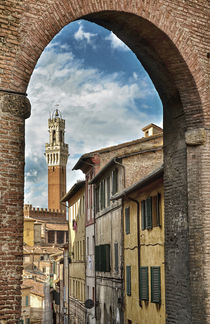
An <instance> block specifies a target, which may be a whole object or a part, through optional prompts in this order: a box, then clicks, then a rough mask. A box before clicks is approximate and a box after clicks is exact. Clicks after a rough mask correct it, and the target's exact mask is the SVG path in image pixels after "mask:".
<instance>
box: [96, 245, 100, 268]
mask: <svg viewBox="0 0 210 324" xmlns="http://www.w3.org/2000/svg"><path fill="white" fill-rule="evenodd" d="M99 250H100V249H99V246H95V270H96V271H100V270H99V269H100V267H99V255H100V251H99Z"/></svg>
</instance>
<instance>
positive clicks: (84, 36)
mask: <svg viewBox="0 0 210 324" xmlns="http://www.w3.org/2000/svg"><path fill="white" fill-rule="evenodd" d="M95 36H96V34H93V33H89V32H85V31H84V28H83V25H82V24H80V26H79V29H78V30H77V31H76V33H75V34H74V38H75V39H76V40H77V41H84V40H86V41H87V43H88V44H91V43H92V42H93V37H95Z"/></svg>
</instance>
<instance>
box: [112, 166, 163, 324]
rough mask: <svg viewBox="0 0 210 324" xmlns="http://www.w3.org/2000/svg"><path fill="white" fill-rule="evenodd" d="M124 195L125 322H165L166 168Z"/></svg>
mask: <svg viewBox="0 0 210 324" xmlns="http://www.w3.org/2000/svg"><path fill="white" fill-rule="evenodd" d="M121 199H123V227H124V231H123V234H124V240H123V241H124V252H123V255H124V286H125V299H124V303H125V323H126V324H131V323H142V324H147V323H151V324H155V323H158V324H165V321H166V311H165V309H166V308H165V254H164V243H165V237H164V190H163V168H159V169H157V170H155V171H153V172H152V173H150V174H149V175H148V176H146V177H144V178H143V179H141V180H140V181H138V182H137V183H135V184H134V185H133V186H131V187H129V188H126V189H125V190H123V191H122V192H121V193H118V194H117V195H116V196H115V198H114V201H116V200H117V201H118V200H121Z"/></svg>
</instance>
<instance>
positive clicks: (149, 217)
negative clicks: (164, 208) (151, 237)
mask: <svg viewBox="0 0 210 324" xmlns="http://www.w3.org/2000/svg"><path fill="white" fill-rule="evenodd" d="M145 207H146V228H147V229H151V228H152V197H149V198H147V200H146V206H145Z"/></svg>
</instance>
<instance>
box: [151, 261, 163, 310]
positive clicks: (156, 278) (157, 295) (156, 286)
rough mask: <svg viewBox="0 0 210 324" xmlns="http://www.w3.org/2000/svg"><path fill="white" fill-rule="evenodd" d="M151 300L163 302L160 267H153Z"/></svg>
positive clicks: (158, 302)
mask: <svg viewBox="0 0 210 324" xmlns="http://www.w3.org/2000/svg"><path fill="white" fill-rule="evenodd" d="M151 302H152V303H157V304H160V303H161V285H160V267H151Z"/></svg>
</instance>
